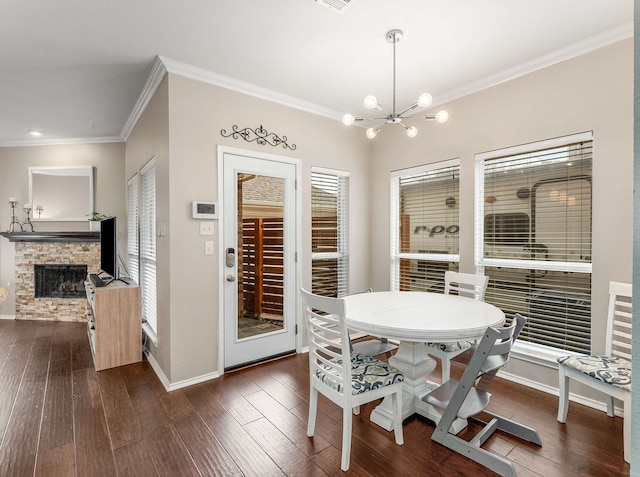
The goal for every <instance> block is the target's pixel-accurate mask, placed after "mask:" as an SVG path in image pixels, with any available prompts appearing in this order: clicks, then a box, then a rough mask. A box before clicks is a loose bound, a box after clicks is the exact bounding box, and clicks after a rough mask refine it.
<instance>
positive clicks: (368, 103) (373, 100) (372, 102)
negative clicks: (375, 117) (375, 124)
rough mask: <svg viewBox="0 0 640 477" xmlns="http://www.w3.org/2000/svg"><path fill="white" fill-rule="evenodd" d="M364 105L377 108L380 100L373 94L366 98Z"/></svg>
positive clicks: (368, 107)
mask: <svg viewBox="0 0 640 477" xmlns="http://www.w3.org/2000/svg"><path fill="white" fill-rule="evenodd" d="M363 103H364V107H365V108H367V109H376V108H377V107H378V100H377V99H376V97H375V96H374V95H372V94H370V95H369V96H367V97H366V98H364V101H363Z"/></svg>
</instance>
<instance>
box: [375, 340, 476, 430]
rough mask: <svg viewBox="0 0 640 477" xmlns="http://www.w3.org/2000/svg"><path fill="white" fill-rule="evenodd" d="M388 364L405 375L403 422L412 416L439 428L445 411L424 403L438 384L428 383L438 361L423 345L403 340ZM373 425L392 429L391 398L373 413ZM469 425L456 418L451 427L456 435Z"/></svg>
mask: <svg viewBox="0 0 640 477" xmlns="http://www.w3.org/2000/svg"><path fill="white" fill-rule="evenodd" d="M389 364H390V365H391V366H393V367H394V368H396V369H398V370H399V371H400V372H401V373H402V374H403V375H404V382H403V383H402V419H406V418H407V417H409V416H411V415H413V414H420V415H421V416H423V417H425V418H427V419H429V420H430V421H433V422H434V423H435V424H436V425H437V424H438V422H440V417H441V416H442V412H441V411H440V410H438V409H436V408H435V407H433V406H431V405H430V404H427V403H426V402H424V401H423V400H422V398H423V397H424V396H426V395H427V394H429V393H430V392H431V391H432V390H433V389H435V388H436V387H438V386H439V384H437V383H434V382H431V381H427V376H428V375H429V374H431V373H432V372H433V370H434V369H435V367H436V361H435V360H434V359H433V358H432V357H431V356H429V355H428V354H427V347H426V345H425V344H424V343H413V342H408V341H401V342H400V346H399V347H398V351H397V353H396V354H395V355H394V356H392V357H391V358H389ZM371 422H373V423H375V424H377V425H379V426H380V427H382V428H383V429H386V430H387V431H392V430H393V411H392V407H391V398H390V397H386V398H384V400H383V401H382V402H381V403H380V404H379V405H378V406H377V407H376V408H375V409H374V410H373V411H372V412H371ZM466 426H467V421H466V420H465V419H456V420H455V421H454V422H453V425H452V426H451V427H452V428H453V431H454V432H455V433H456V434H457V433H458V432H460V431H461V430H462V429H464V428H465V427H466Z"/></svg>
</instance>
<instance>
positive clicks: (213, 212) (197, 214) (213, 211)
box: [191, 200, 218, 220]
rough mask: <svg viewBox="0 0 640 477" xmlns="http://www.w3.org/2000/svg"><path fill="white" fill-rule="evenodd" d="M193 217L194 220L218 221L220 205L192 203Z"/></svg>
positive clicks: (195, 201)
mask: <svg viewBox="0 0 640 477" xmlns="http://www.w3.org/2000/svg"><path fill="white" fill-rule="evenodd" d="M191 206H192V209H191V211H192V216H193V218H194V219H209V220H213V219H217V218H218V204H217V203H216V202H202V201H200V200H194V201H193V202H192V203H191Z"/></svg>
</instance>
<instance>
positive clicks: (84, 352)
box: [0, 320, 629, 477]
mask: <svg viewBox="0 0 640 477" xmlns="http://www.w3.org/2000/svg"><path fill="white" fill-rule="evenodd" d="M307 386H308V368H307V355H305V354H303V355H297V356H292V357H288V358H283V359H281V360H278V361H273V362H269V363H265V364H262V365H259V366H255V367H251V368H247V369H244V370H240V371H236V372H234V373H231V374H228V375H225V376H224V377H221V378H219V379H216V380H213V381H209V382H206V383H202V384H198V385H195V386H191V387H188V388H184V389H181V390H178V391H174V392H171V393H168V392H166V391H165V390H164V388H163V386H162V384H161V383H160V381H159V380H158V379H157V377H156V375H155V374H154V372H153V370H152V369H151V367H150V365H149V364H148V363H147V362H146V361H143V362H141V363H139V364H135V365H130V366H124V367H121V368H115V369H110V370H106V371H100V372H98V373H96V372H95V371H94V369H93V363H92V359H91V352H90V349H89V345H88V341H87V336H86V326H85V325H84V324H80V323H55V322H25V321H6V320H4V321H3V320H0V438H1V442H0V475H2V476H32V475H35V476H47V477H51V476H55V477H57V476H74V475H75V476H82V477H84V476H94V475H96V476H136V477H140V476H160V475H162V476H171V477H176V476H192V475H193V476H198V475H207V476H208V475H222V476H234V475H247V476H275V475H299V476H326V475H335V476H339V475H343V473H342V472H341V471H340V442H341V432H342V426H341V411H340V409H339V408H337V407H336V406H334V405H333V404H331V403H330V402H329V401H327V400H326V399H324V398H321V401H320V406H319V413H318V422H317V426H316V436H315V437H314V438H313V439H309V438H307V436H306V419H307V397H308V387H307ZM492 391H493V398H492V402H491V405H490V408H491V409H493V410H494V411H495V412H498V413H500V414H503V415H505V416H511V417H514V418H515V419H516V420H518V421H520V422H523V423H525V424H528V425H530V426H533V427H535V428H536V429H537V430H538V432H539V433H540V435H541V437H542V440H543V446H542V447H537V446H534V445H530V444H528V443H526V442H522V441H520V440H518V439H515V438H510V437H508V436H507V435H505V434H503V433H501V432H497V433H496V434H495V435H494V436H493V437H492V438H491V439H490V440H489V441H488V443H487V444H486V446H488V447H489V448H490V449H492V450H493V451H495V452H497V453H499V454H502V455H506V456H507V457H508V458H509V459H510V460H511V461H513V462H514V463H515V464H516V466H517V470H518V475H519V476H520V477H526V476H534V475H539V476H545V477H551V476H563V477H564V476H574V475H576V476H577V475H580V476H598V477H600V476H617V475H629V466H628V465H627V464H626V463H625V462H624V460H623V457H622V420H621V419H620V418H608V417H607V416H606V413H604V412H600V411H595V410H592V409H589V408H586V407H584V406H580V405H577V404H575V403H572V404H571V408H570V410H569V417H568V420H567V424H566V425H563V424H560V423H558V422H557V421H556V417H555V416H556V411H557V398H556V397H553V396H550V395H547V394H544V393H541V392H537V391H534V390H531V389H529V388H525V387H522V386H519V385H517V384H513V383H510V382H507V381H504V380H501V379H496V380H495V381H494V383H493V388H492ZM372 408H373V405H368V406H365V407H363V409H362V412H361V414H360V415H359V416H354V424H353V434H354V438H353V450H352V457H351V469H350V470H349V472H348V475H354V476H383V475H384V476H414V475H415V476H417V475H421V476H424V475H433V476H465V475H473V476H479V475H494V474H492V473H491V472H489V471H487V470H486V469H484V468H483V467H481V466H479V465H477V464H475V463H474V462H471V461H469V460H467V459H466V458H464V457H462V456H460V455H458V454H455V453H453V452H451V451H449V450H448V449H446V448H444V447H442V446H440V445H439V444H436V443H433V442H432V441H431V440H430V437H431V433H432V431H433V426H432V425H431V424H430V423H429V422H427V421H425V420H422V419H420V418H415V417H413V418H409V419H407V421H406V422H405V426H404V439H405V444H404V445H403V446H397V445H396V444H395V443H394V440H393V435H392V434H390V433H387V432H385V431H383V430H382V429H380V428H379V427H377V426H376V425H374V424H371V423H370V422H369V419H368V417H369V414H370V413H371V410H372ZM472 425H473V424H472ZM463 432H464V431H463Z"/></svg>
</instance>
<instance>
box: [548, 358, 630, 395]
mask: <svg viewBox="0 0 640 477" xmlns="http://www.w3.org/2000/svg"><path fill="white" fill-rule="evenodd" d="M558 363H560V364H564V365H565V366H567V367H569V368H573V369H575V370H577V371H580V372H582V373H584V374H586V375H588V376H591V377H592V378H595V379H598V380H600V381H602V382H603V383H607V384H611V385H613V386H617V387H619V388H622V389H625V390H627V391H631V361H628V360H626V359H624V358H618V357H615V356H562V357H560V358H558Z"/></svg>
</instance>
